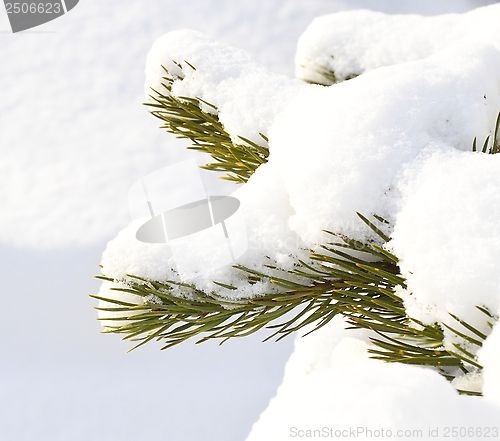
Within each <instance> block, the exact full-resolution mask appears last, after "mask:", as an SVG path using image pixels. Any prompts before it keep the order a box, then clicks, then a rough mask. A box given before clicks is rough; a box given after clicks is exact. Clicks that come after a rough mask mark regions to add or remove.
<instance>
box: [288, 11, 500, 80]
mask: <svg viewBox="0 0 500 441" xmlns="http://www.w3.org/2000/svg"><path fill="white" fill-rule="evenodd" d="M499 11H500V5H499V4H496V5H490V6H485V7H482V8H477V9H474V10H472V11H470V12H467V13H465V14H443V15H438V16H433V17H424V16H421V15H416V14H408V15H389V14H384V13H382V12H375V11H368V10H356V11H343V12H339V13H335V14H328V15H324V16H321V17H317V18H316V19H314V20H313V22H312V23H311V24H310V25H309V27H308V28H307V30H306V31H305V32H304V33H303V34H302V35H301V37H300V38H299V42H298V46H297V53H296V58H295V72H296V76H297V77H298V78H303V79H307V80H310V81H319V82H321V83H324V82H325V78H324V77H323V76H322V75H321V74H320V73H319V71H321V69H322V68H326V69H329V70H333V71H334V72H335V76H336V78H337V80H344V79H346V78H349V77H350V76H352V75H359V74H362V73H364V72H367V71H369V70H372V69H376V68H378V67H381V66H390V65H393V64H397V63H404V62H407V61H412V60H418V59H422V58H426V57H428V56H429V55H432V54H434V53H436V52H438V51H440V50H442V49H443V48H445V47H448V46H450V45H454V44H463V43H466V42H470V41H474V42H483V43H490V44H493V45H495V46H496V47H497V48H498V47H500V34H499V33H498V31H497V27H498V18H497V17H498V13H499Z"/></svg>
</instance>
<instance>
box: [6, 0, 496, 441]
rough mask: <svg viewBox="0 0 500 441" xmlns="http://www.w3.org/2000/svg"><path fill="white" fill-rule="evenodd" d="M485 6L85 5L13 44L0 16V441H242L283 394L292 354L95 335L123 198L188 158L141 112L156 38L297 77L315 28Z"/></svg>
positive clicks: (282, 347)
mask: <svg viewBox="0 0 500 441" xmlns="http://www.w3.org/2000/svg"><path fill="white" fill-rule="evenodd" d="M489 3H494V2H493V1H472V0H469V1H466V0H460V1H459V0H449V1H445V0H441V1H432V2H430V1H426V2H412V1H401V0H385V1H382V0H380V1H367V0H364V1H363V0H359V1H347V0H345V1H338V0H315V1H306V0H296V1H291V0H290V1H284V0H272V1H264V0H263V1H246V0H245V1H240V2H229V1H221V0H218V1H215V0H212V1H201V0H198V1H196V0H191V1H184V2H182V3H179V2H173V1H170V0H166V1H159V0H156V1H150V2H147V3H146V2H140V1H127V2H123V1H121V2H120V1H117V0H113V1H108V2H105V3H102V2H101V3H99V4H98V3H97V2H95V1H92V0H82V1H81V3H80V4H79V5H78V6H77V8H75V9H74V10H73V11H71V12H70V13H69V14H68V15H67V16H65V17H62V18H61V19H58V20H56V21H54V22H51V23H48V24H46V25H44V26H42V27H40V28H37V29H34V30H32V31H28V32H25V33H23V34H16V35H12V34H10V32H9V31H8V30H9V27H8V21H7V16H6V14H5V13H4V12H3V11H0V40H1V43H0V59H1V60H2V61H3V62H2V65H1V66H0V75H1V78H2V82H1V84H0V88H1V91H0V96H1V97H2V99H1V100H0V129H1V130H0V158H1V159H0V188H1V189H2V190H1V192H0V207H1V212H0V243H1V245H0V263H1V266H0V274H1V278H2V280H3V284H2V291H1V296H2V304H3V308H4V311H5V313H4V318H3V319H2V321H1V324H0V329H1V331H2V335H3V338H2V339H1V343H0V349H1V351H2V359H1V361H0V373H1V375H0V432H1V433H0V435H1V439H4V440H7V441H10V440H15V441H18V440H32V439H37V440H68V439H71V440H89V439H92V440H101V439H121V440H142V439H144V440H145V439H151V438H152V437H153V436H154V437H155V438H156V439H165V440H169V441H170V440H182V441H190V440H195V439H204V440H221V441H224V440H228V441H229V440H231V441H234V440H240V439H241V440H242V439H244V438H245V436H246V435H247V434H248V432H249V430H250V427H251V425H252V423H253V422H254V421H255V420H256V419H257V417H258V415H259V413H260V412H261V411H262V410H263V409H264V408H265V407H266V405H267V402H268V400H269V399H270V398H271V397H272V396H273V395H274V393H275V389H276V387H277V386H278V384H279V383H280V382H281V378H282V375H283V369H284V363H285V360H286V359H287V357H288V355H289V353H290V352H291V340H289V341H288V342H284V343H280V344H279V345H274V344H271V343H268V344H266V345H261V344H260V343H259V338H258V337H255V338H249V339H246V340H241V341H236V342H230V343H229V344H228V345H227V346H225V347H222V348H219V347H216V346H215V345H202V346H201V347H193V345H190V344H186V345H184V346H181V347H179V348H176V349H173V350H171V351H169V352H167V353H160V352H159V351H158V350H157V349H158V348H157V347H155V346H154V345H150V346H151V347H149V348H144V349H142V350H140V351H137V352H136V353H132V354H129V355H125V354H124V352H125V350H126V345H124V344H121V343H119V341H118V340H117V339H116V338H112V337H109V336H107V337H104V336H100V335H99V334H98V332H99V325H98V324H97V323H96V322H95V320H94V319H95V313H94V311H93V310H92V305H93V303H94V302H92V301H91V300H90V299H88V298H87V297H86V294H87V293H90V292H95V291H96V290H97V289H98V284H97V283H96V282H95V281H93V280H92V275H94V274H95V273H97V270H98V268H97V264H98V262H99V261H100V253H101V252H102V250H103V249H104V247H105V244H106V241H107V240H109V239H111V238H113V237H114V236H115V235H116V233H117V232H118V230H119V229H121V228H123V227H124V226H125V225H126V224H127V222H128V213H127V200H126V197H127V191H128V188H129V186H130V185H131V184H132V183H133V182H135V181H136V180H137V179H138V178H139V177H141V176H143V175H144V174H146V173H147V172H149V171H151V170H154V169H156V168H158V164H163V163H164V164H167V163H169V162H172V161H173V160H174V159H175V158H177V157H180V156H181V155H183V154H184V153H183V149H182V146H179V145H178V144H174V142H173V141H172V139H171V138H170V137H169V136H167V135H166V134H164V133H162V132H161V131H160V130H158V129H157V128H156V127H157V125H158V124H157V122H156V121H155V120H154V118H152V117H150V116H149V115H148V114H147V112H146V111H145V110H144V108H143V106H141V105H140V103H141V102H142V100H143V82H144V74H143V71H144V66H145V58H146V54H147V52H148V51H149V49H150V47H151V44H152V43H153V41H154V40H155V39H156V38H158V37H159V36H161V35H162V34H163V33H165V32H167V31H171V30H173V29H180V28H186V27H189V28H194V29H198V30H201V31H203V32H205V33H208V34H210V35H212V36H213V37H215V38H217V39H219V40H221V41H223V42H226V43H228V44H231V45H233V46H236V47H241V48H243V49H246V50H248V51H250V52H251V53H252V55H253V56H254V58H255V59H256V60H257V61H258V62H260V63H262V64H264V65H265V66H267V67H269V68H270V69H271V70H274V71H276V72H279V73H284V74H288V75H292V74H293V57H294V53H295V47H296V43H297V39H298V36H299V35H300V34H301V33H302V32H303V31H304V29H305V28H306V26H307V25H308V24H309V22H310V21H311V20H312V19H313V18H314V17H315V16H317V15H320V14H326V13H329V12H335V11H338V10H341V9H350V8H359V7H369V8H371V9H376V10H380V11H384V12H397V13H399V12H403V13H404V12H420V13H423V14H438V13H444V12H464V11H466V10H468V9H472V8H473V7H476V6H479V5H482V4H489ZM98 5H99V6H98ZM146 5H147V6H146Z"/></svg>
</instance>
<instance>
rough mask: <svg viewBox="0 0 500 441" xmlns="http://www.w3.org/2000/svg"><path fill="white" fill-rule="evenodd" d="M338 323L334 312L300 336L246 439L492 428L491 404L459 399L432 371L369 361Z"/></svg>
mask: <svg viewBox="0 0 500 441" xmlns="http://www.w3.org/2000/svg"><path fill="white" fill-rule="evenodd" d="M343 325H344V323H343V320H342V319H341V318H340V317H337V318H336V319H334V320H333V321H332V322H331V323H329V324H328V325H327V326H325V327H324V328H322V329H321V330H319V331H316V332H315V333H313V334H311V335H310V336H308V337H304V338H303V339H301V338H297V340H296V343H295V351H294V353H293V355H292V356H291V358H290V360H289V361H288V364H287V366H286V370H285V377H284V379H283V383H282V384H281V386H280V388H279V389H278V394H277V396H276V397H275V398H273V399H272V400H271V403H270V405H269V407H268V408H267V409H266V411H265V412H264V413H263V414H262V415H261V417H260V419H259V420H258V421H257V422H256V423H255V424H254V426H253V428H252V431H251V433H250V435H249V436H248V438H247V441H274V440H279V441H281V440H287V439H293V438H299V439H301V438H305V439H309V438H322V437H323V438H328V439H330V438H335V433H336V431H341V432H337V433H339V434H338V435H336V438H338V439H349V438H357V439H363V440H368V439H374V438H392V437H394V438H396V437H398V433H399V431H402V432H401V435H400V436H399V437H400V438H408V439H426V440H427V439H446V438H445V428H446V427H453V426H455V427H481V428H484V427H495V426H496V421H498V412H499V409H498V407H496V406H495V405H493V404H491V403H488V402H485V401H482V400H480V399H478V398H476V397H464V396H459V395H458V393H457V392H456V391H455V390H454V389H453V387H452V386H451V385H450V384H449V383H448V382H447V381H446V380H445V379H444V378H443V377H441V376H440V375H439V374H438V373H437V372H435V371H432V370H429V369H424V368H420V367H415V366H408V365H401V364H388V363H384V362H381V361H378V360H373V359H369V358H368V354H367V346H368V344H367V343H366V341H365V338H364V336H363V335H362V334H361V335H360V334H358V335H356V333H357V332H358V331H355V332H353V331H351V330H343V329H342V326H343ZM320 357H321V358H320ZM436 428H437V429H438V432H437V435H438V436H434V437H433V436H432V434H431V433H430V432H429V430H433V431H435V430H436ZM308 430H309V431H310V432H309V435H308V432H307V431H308ZM315 430H316V431H319V434H318V433H316V435H315V432H314V431H315ZM382 430H383V431H384V433H385V435H384V436H383V435H382ZM299 431H301V432H299ZM369 431H371V432H369ZM376 431H377V432H376ZM407 431H409V432H407ZM414 431H415V432H414ZM490 432H491V433H492V431H491V430H490ZM353 433H354V434H355V435H356V436H354V435H353ZM434 433H435V432H434ZM300 434H302V436H301V435H300ZM472 438H473V439H480V438H479V437H478V438H474V436H473V437H472Z"/></svg>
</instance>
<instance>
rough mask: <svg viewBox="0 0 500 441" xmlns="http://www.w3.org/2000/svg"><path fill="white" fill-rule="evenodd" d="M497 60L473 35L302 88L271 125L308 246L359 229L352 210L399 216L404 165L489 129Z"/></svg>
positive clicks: (498, 82)
mask: <svg viewBox="0 0 500 441" xmlns="http://www.w3.org/2000/svg"><path fill="white" fill-rule="evenodd" d="M499 69H500V53H499V52H498V50H497V49H495V48H494V47H492V46H488V45H483V44H479V43H468V44H461V45H455V46H452V47H450V48H447V49H446V50H443V51H442V52H440V53H438V54H436V55H433V56H431V57H429V58H426V59H424V60H420V61H416V62H409V63H405V64H400V65H395V66H391V67H386V68H380V69H377V70H374V71H372V72H369V73H367V74H364V75H362V76H360V77H359V78H356V79H353V80H351V81H348V82H344V83H341V84H337V85H334V86H332V87H328V88H325V87H320V86H317V87H311V88H310V89H309V90H308V91H307V94H306V93H304V94H303V95H302V96H299V97H298V98H297V99H296V100H295V101H294V102H293V103H291V104H290V105H289V106H288V108H287V110H286V111H285V112H283V113H282V114H281V115H280V117H279V118H278V120H277V122H276V124H275V125H274V126H273V127H272V130H271V132H270V147H271V161H270V162H272V161H274V164H275V166H277V167H278V169H279V172H280V176H281V177H282V179H283V183H284V186H285V189H286V191H287V193H288V195H289V198H290V203H291V205H292V207H293V209H294V210H295V215H294V216H293V217H292V218H291V220H290V224H291V227H292V229H294V230H295V231H297V233H298V234H299V235H300V236H301V237H302V238H303V239H304V240H305V241H306V242H307V243H309V244H310V245H312V244H313V243H315V242H318V241H319V240H320V236H319V233H320V232H321V230H322V229H324V228H326V229H329V230H333V231H339V232H342V233H344V234H347V235H351V236H355V237H356V236H357V237H362V234H364V233H363V232H362V231H361V232H360V231H359V225H360V222H359V220H357V217H356V214H355V212H356V211H359V212H361V213H364V214H370V213H378V214H379V215H381V216H383V217H386V218H388V219H393V218H394V215H395V214H396V212H397V209H398V208H397V207H395V206H394V204H396V205H397V203H398V201H399V195H398V190H397V184H396V181H395V177H396V175H397V174H398V172H399V171H400V170H401V168H402V167H403V166H404V165H405V164H411V163H412V161H413V160H414V159H415V158H417V156H418V155H420V154H421V153H422V152H423V151H424V150H427V149H430V150H431V151H451V150H453V149H459V150H470V149H471V145H472V140H473V138H474V136H477V137H478V139H480V140H482V139H484V138H486V135H487V133H488V131H489V130H490V129H491V127H492V126H493V124H494V121H495V117H496V114H497V112H498V110H499V109H500V75H498V74H497V72H499ZM485 96H486V98H485ZM437 179H439V178H437ZM250 184H251V183H250Z"/></svg>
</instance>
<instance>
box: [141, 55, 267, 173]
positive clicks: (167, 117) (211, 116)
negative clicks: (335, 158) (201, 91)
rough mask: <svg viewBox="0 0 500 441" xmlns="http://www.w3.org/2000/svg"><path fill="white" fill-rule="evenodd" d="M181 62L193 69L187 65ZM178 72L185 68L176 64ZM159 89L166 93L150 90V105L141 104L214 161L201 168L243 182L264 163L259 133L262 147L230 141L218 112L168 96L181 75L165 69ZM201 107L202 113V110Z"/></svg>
mask: <svg viewBox="0 0 500 441" xmlns="http://www.w3.org/2000/svg"><path fill="white" fill-rule="evenodd" d="M184 63H185V64H186V65H187V66H188V67H189V68H190V69H193V70H196V69H195V68H194V67H193V66H191V65H190V64H189V63H188V62H186V61H184ZM176 65H177V66H178V67H179V68H180V69H181V71H182V70H183V69H185V67H184V66H183V65H182V64H181V63H176ZM163 69H164V70H165V76H164V77H163V80H164V82H163V83H162V86H163V87H164V88H165V89H166V90H167V91H168V93H162V92H160V91H156V90H154V89H152V94H151V95H150V97H151V98H152V100H153V102H149V103H145V105H146V106H148V107H150V108H151V109H152V110H151V111H150V112H151V114H152V115H153V116H155V117H157V118H159V119H160V120H162V122H163V125H162V126H161V128H164V129H166V130H167V131H168V132H170V133H173V134H174V135H176V136H177V137H178V138H184V139H189V140H190V141H191V143H192V144H191V146H189V147H188V149H190V150H196V151H200V152H203V153H207V154H209V155H210V156H211V157H212V158H213V159H215V162H212V163H209V164H206V165H204V166H203V167H202V168H204V169H206V170H212V171H216V172H221V173H224V175H223V176H222V177H221V178H222V179H225V180H229V181H233V182H237V183H245V182H247V181H248V179H249V178H250V176H251V175H252V174H253V173H254V172H255V170H256V169H257V168H258V167H259V166H260V165H261V164H265V163H266V162H267V159H268V156H269V149H268V147H267V141H268V140H267V137H266V136H265V135H263V134H260V138H261V139H262V141H263V144H264V145H260V144H257V143H256V142H254V141H251V140H249V139H247V138H244V137H242V136H239V137H238V139H239V140H240V141H241V142H234V141H233V139H232V138H231V136H230V135H229V133H228V132H227V131H226V130H225V129H224V126H223V125H222V123H221V122H220V121H219V117H218V109H217V107H216V106H214V105H213V104H211V103H208V102H207V101H205V100H203V99H201V98H199V97H185V96H174V95H172V94H171V92H172V86H173V84H174V82H175V81H182V80H183V78H184V76H183V74H181V75H175V74H173V73H171V72H170V71H168V70H167V69H166V68H163ZM203 108H205V109H206V110H203Z"/></svg>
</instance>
